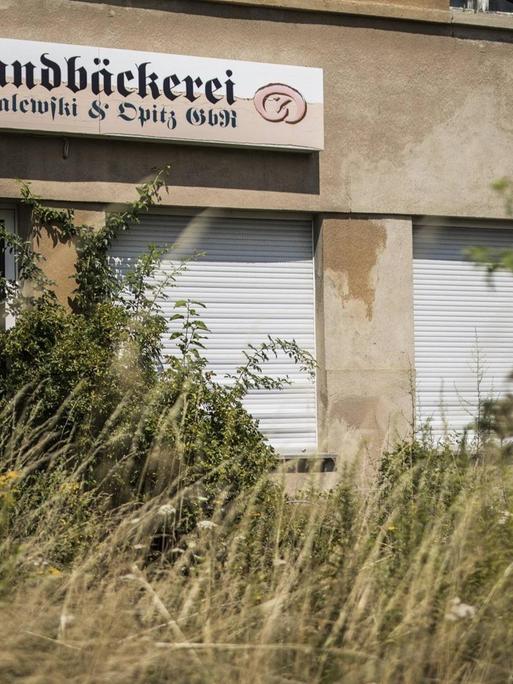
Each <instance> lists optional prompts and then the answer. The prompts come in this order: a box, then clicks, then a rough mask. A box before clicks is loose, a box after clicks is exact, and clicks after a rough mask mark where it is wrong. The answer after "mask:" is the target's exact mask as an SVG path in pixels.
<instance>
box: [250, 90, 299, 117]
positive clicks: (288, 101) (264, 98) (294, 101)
mask: <svg viewBox="0 0 513 684" xmlns="http://www.w3.org/2000/svg"><path fill="white" fill-rule="evenodd" d="M253 104H254V105H255V109H256V110H257V112H258V113H259V114H260V116H261V117H263V118H264V119H265V120H266V121H273V122H279V121H284V122H285V123H289V124H296V123H299V122H300V121H302V120H303V119H304V118H305V116H306V109H307V106H306V101H305V98H304V97H303V96H302V95H301V93H300V92H299V91H298V90H296V89H295V88H291V87H290V86H288V85H285V84H284V83H270V84H269V85H266V86H264V87H263V88H260V89H259V90H257V92H256V93H255V97H254V98H253Z"/></svg>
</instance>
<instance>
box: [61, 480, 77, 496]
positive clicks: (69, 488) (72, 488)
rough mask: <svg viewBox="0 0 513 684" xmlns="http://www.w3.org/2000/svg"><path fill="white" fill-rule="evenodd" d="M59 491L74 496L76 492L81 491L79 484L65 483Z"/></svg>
mask: <svg viewBox="0 0 513 684" xmlns="http://www.w3.org/2000/svg"><path fill="white" fill-rule="evenodd" d="M59 489H60V490H61V492H63V493H64V494H68V493H69V494H73V493H74V492H77V491H78V490H79V489H80V485H79V483H78V482H63V483H62V484H61V486H60V487H59Z"/></svg>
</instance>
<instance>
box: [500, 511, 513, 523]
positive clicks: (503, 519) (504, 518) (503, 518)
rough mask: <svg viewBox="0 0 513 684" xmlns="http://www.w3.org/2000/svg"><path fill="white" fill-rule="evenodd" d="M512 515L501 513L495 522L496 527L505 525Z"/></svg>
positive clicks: (505, 512)
mask: <svg viewBox="0 0 513 684" xmlns="http://www.w3.org/2000/svg"><path fill="white" fill-rule="evenodd" d="M512 515H513V514H512V513H510V512H509V511H501V517H500V518H499V519H498V520H497V524H498V525H505V524H506V523H507V522H508V519H509V518H511V516H512Z"/></svg>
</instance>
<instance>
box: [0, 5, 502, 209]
mask: <svg viewBox="0 0 513 684" xmlns="http://www.w3.org/2000/svg"><path fill="white" fill-rule="evenodd" d="M122 4H124V3H122ZM130 4H132V5H133V6H132V7H124V6H120V5H119V3H117V4H115V5H112V6H109V5H107V4H104V3H86V2H76V1H71V0H16V1H14V0H4V2H2V3H1V4H0V34H1V35H3V36H8V37H11V38H13V37H18V38H26V39H35V40H49V41H58V42H64V41H66V42H70V43H83V44H89V45H105V46H113V47H119V48H129V49H134V50H138V49H140V50H154V51H162V52H169V51H171V50H172V51H175V52H177V53H185V54H187V53H191V52H192V53H194V54H197V55H204V56H212V57H231V58H238V59H247V60H256V61H259V60H266V61H270V62H278V63H289V64H298V65H301V64H304V65H313V66H317V67H322V68H323V69H324V72H325V99H326V149H325V151H324V152H322V153H321V154H320V155H303V154H297V155H295V154H290V153H286V152H267V151H261V150H260V151H247V150H235V149H213V148H200V147H184V146H178V145H177V146H173V145H172V144H158V143H153V144H145V143H138V142H127V141H101V140H86V139H80V138H77V139H73V140H71V143H70V149H69V156H68V157H67V158H64V156H65V155H63V145H62V139H61V138H59V137H56V138H54V139H52V138H44V139H43V138H38V137H37V136H33V137H30V136H26V135H25V136H19V135H6V134H3V135H2V136H1V138H0V140H1V144H2V151H3V154H2V156H1V159H0V196H3V197H15V196H16V194H17V189H16V186H15V185H14V184H13V182H12V178H13V177H16V176H18V177H22V178H29V179H33V180H34V189H35V190H36V191H38V192H39V193H40V194H42V195H44V196H45V197H49V198H55V199H69V200H71V201H79V200H83V199H84V198H85V197H87V198H89V199H90V200H91V201H100V202H109V201H111V200H112V198H113V197H116V198H117V199H120V200H127V199H129V198H130V197H132V196H133V184H134V183H135V182H137V181H138V180H140V179H141V178H142V177H147V176H148V175H149V174H151V173H152V169H154V168H155V167H158V166H161V165H163V164H164V163H166V162H169V163H171V164H172V165H173V171H172V176H171V192H170V194H169V195H168V196H166V198H165V201H166V202H168V203H170V204H179V205H192V206H198V205H208V206H231V207H244V208H255V209H256V208H261V207H264V206H265V207H266V208H269V209H291V208H292V209H295V210H304V211H309V212H310V211H316V212H317V211H323V212H327V211H330V212H368V213H394V214H405V215H411V214H450V215H460V216H493V217H497V216H501V215H502V214H503V207H502V202H501V200H500V199H499V198H497V197H496V196H495V195H494V193H493V192H492V191H491V190H490V187H489V186H490V182H491V181H492V180H493V179H495V178H497V177H498V176H501V175H503V174H506V173H509V171H510V160H511V158H512V155H513V126H512V125H511V124H510V119H511V117H510V116H509V113H510V104H511V102H512V101H513V75H512V72H511V68H510V65H511V60H512V57H513V45H512V44H510V43H506V42H491V41H489V40H486V41H485V40H483V37H488V38H490V37H493V36H497V35H499V34H489V35H485V34H483V33H482V32H481V33H479V34H477V33H476V34H473V33H472V34H465V35H468V37H472V36H474V38H475V39H459V38H455V37H452V36H451V35H448V34H449V33H450V30H449V28H448V27H445V26H438V25H425V24H415V23H413V22H397V21H396V22H394V21H391V20H390V21H388V20H385V19H382V20H379V21H378V22H377V23H376V21H377V20H376V19H375V18H370V19H368V20H366V19H365V18H362V17H357V18H355V17H352V16H348V15H338V16H333V15H332V14H330V15H327V14H326V15H322V14H319V13H316V14H308V13H305V12H287V11H272V10H267V9H261V10H259V9H255V8H246V7H239V6H236V7H234V6H232V5H230V6H228V5H218V4H215V3H208V4H199V5H198V7H197V8H195V7H193V6H191V5H190V4H188V3H184V2H183V1H182V2H173V1H171V0H170V1H169V2H156V3H153V4H154V6H156V7H159V8H160V9H159V10H149V9H142V8H141V6H142V5H145V4H146V3H144V2H140V1H137V2H132V3H130ZM187 7H192V9H194V11H193V12H189V13H187V12H186V8H187ZM166 8H167V9H166ZM470 30H471V29H469V31H470ZM255 36H258V40H255Z"/></svg>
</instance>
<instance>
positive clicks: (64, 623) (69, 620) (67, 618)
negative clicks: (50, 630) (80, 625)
mask: <svg viewBox="0 0 513 684" xmlns="http://www.w3.org/2000/svg"><path fill="white" fill-rule="evenodd" d="M74 622H75V616H74V615H71V613H63V614H62V615H61V619H60V628H61V631H62V630H64V629H66V627H68V626H69V625H71V624H73V623H74Z"/></svg>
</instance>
